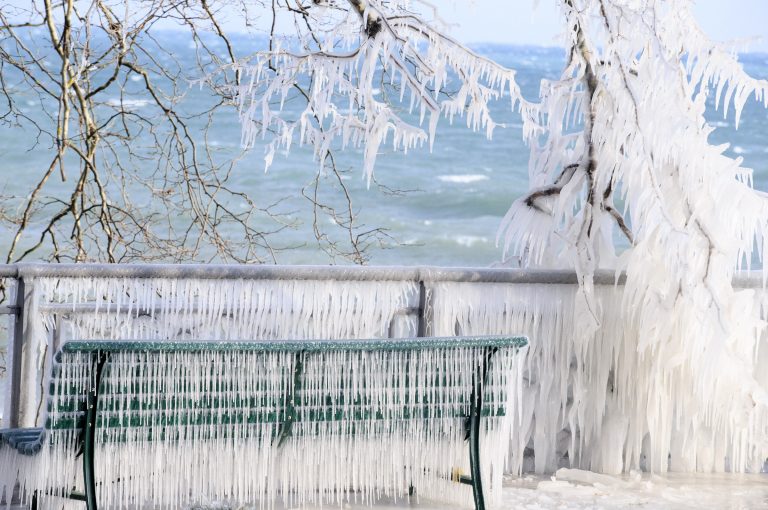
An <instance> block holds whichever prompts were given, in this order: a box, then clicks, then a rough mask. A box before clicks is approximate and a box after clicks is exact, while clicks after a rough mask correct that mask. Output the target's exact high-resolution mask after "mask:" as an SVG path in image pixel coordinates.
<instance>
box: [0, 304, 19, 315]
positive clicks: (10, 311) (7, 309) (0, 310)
mask: <svg viewBox="0 0 768 510" xmlns="http://www.w3.org/2000/svg"><path fill="white" fill-rule="evenodd" d="M18 313H19V307H18V306H16V305H0V315H18Z"/></svg>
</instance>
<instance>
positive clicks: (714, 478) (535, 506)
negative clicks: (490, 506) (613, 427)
mask: <svg viewBox="0 0 768 510" xmlns="http://www.w3.org/2000/svg"><path fill="white" fill-rule="evenodd" d="M504 485H505V488H504V491H503V492H504V496H503V498H504V499H503V503H502V505H501V506H500V507H499V510H588V509H609V510H612V509H619V508H620V509H626V508H632V509H642V510H646V509H647V510H657V509H658V510H759V509H768V474H762V475H731V474H717V475H705V474H696V475H691V474H674V473H672V474H666V475H663V476H658V475H650V474H648V473H643V474H640V473H633V474H631V475H625V476H622V477H614V476H607V475H599V474H596V473H591V472H588V471H580V470H575V469H561V470H559V471H558V472H557V474H556V475H555V476H525V477H523V478H513V477H509V478H508V479H506V480H505V483H504ZM331 507H333V508H338V507H335V506H334V505H326V506H325V507H323V508H325V509H327V508H331ZM342 508H344V509H345V510H346V509H373V510H395V509H402V508H418V509H420V510H440V509H444V508H446V504H445V503H440V502H434V501H425V500H422V501H421V502H420V503H418V504H416V503H414V502H409V501H408V500H405V501H402V500H400V501H397V502H392V501H386V500H385V501H380V502H379V503H378V504H377V505H375V506H374V507H370V506H367V505H352V504H345V505H344V506H343V507H342ZM452 508H460V507H452ZM313 510H314V509H313Z"/></svg>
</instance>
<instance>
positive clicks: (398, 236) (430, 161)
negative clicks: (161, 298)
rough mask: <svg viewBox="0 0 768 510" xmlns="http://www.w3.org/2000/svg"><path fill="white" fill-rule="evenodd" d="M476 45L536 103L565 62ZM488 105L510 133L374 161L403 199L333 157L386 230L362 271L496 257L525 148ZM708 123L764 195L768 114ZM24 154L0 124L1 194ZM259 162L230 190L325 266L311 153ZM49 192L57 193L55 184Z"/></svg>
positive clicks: (450, 138) (27, 161) (39, 160)
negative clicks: (266, 207)
mask: <svg viewBox="0 0 768 510" xmlns="http://www.w3.org/2000/svg"><path fill="white" fill-rule="evenodd" d="M167 37H168V39H167V40H166V41H163V42H164V44H168V45H173V44H175V45H176V46H177V47H178V48H177V49H176V54H177V58H180V59H182V60H183V59H185V58H186V59H189V58H192V52H191V50H190V48H189V47H188V45H187V44H186V43H182V42H178V41H176V40H175V39H174V37H173V36H172V34H171V35H167ZM473 47H474V49H475V50H476V51H477V52H479V53H481V54H483V55H485V56H488V57H490V58H492V59H494V60H496V61H498V62H499V63H501V64H503V65H505V66H507V67H511V68H514V69H517V70H518V75H517V79H518V83H519V84H520V85H521V87H522V90H523V93H524V95H525V96H526V97H528V98H529V99H535V98H536V97H537V96H538V89H539V82H540V80H541V79H542V78H556V77H557V76H558V74H559V72H560V69H561V66H562V64H563V59H564V55H563V51H562V50H561V49H557V48H538V47H520V46H504V45H483V44H478V45H474V46H473ZM741 60H742V62H743V63H744V66H745V67H746V69H747V71H748V72H750V73H751V74H752V75H753V76H755V77H761V78H768V54H746V55H742V57H741ZM205 94H206V92H205V91H200V90H199V88H197V87H191V88H190V90H189V92H188V97H187V101H203V100H205ZM27 106H28V108H29V109H30V110H34V109H35V108H39V105H38V104H37V103H36V100H35V98H34V97H31V96H30V98H29V99H28V104H27ZM52 106H54V105H52ZM52 106H51V107H52ZM136 108H137V109H139V110H140V109H141V108H142V105H141V104H137V105H136ZM493 108H494V116H495V118H496V120H497V121H498V122H503V123H505V124H506V125H507V127H505V128H499V129H497V131H496V132H495V134H494V137H493V140H492V141H488V140H486V138H485V135H484V134H483V133H473V132H471V131H470V130H468V129H467V128H466V126H465V124H464V122H463V120H462V119H459V120H457V121H456V122H455V123H454V125H450V124H449V123H448V122H447V121H441V124H440V126H439V128H438V135H437V140H436V143H435V146H434V150H433V151H432V152H431V153H430V152H429V151H428V150H427V149H420V150H415V151H411V152H409V154H408V155H407V156H403V155H402V154H396V153H392V152H391V151H388V150H387V149H385V150H384V153H383V154H382V155H381V156H380V157H379V159H378V162H377V165H376V170H375V177H376V181H377V183H378V184H380V185H382V186H385V187H387V188H391V189H397V190H406V192H404V193H397V194H391V193H386V192H382V189H381V188H380V187H378V186H376V185H372V186H371V187H370V188H368V187H367V186H366V181H365V179H364V177H363V174H362V169H361V156H360V154H359V153H356V152H354V151H352V152H348V153H346V154H344V155H343V156H342V157H341V158H340V160H339V165H340V167H341V168H343V169H344V170H346V171H347V173H346V175H345V184H346V185H347V186H348V188H349V191H350V193H351V196H352V201H353V204H354V206H355V209H356V210H357V211H358V214H359V218H360V221H361V222H362V223H363V224H365V225H366V226H369V227H383V228H386V229H387V233H388V234H389V235H390V236H391V239H390V240H389V242H388V246H387V247H386V248H383V249H380V248H373V249H372V251H371V252H370V255H371V258H370V263H371V264H403V265H420V264H428V265H445V266H487V265H489V264H493V263H494V262H496V261H499V260H500V259H501V257H502V254H501V249H500V248H497V247H496V243H495V237H496V232H497V228H498V226H499V223H500V220H501V218H502V216H503V215H504V213H505V212H506V211H507V209H508V207H509V205H510V204H511V203H512V201H513V200H514V199H515V198H516V197H518V196H519V195H521V194H522V193H523V192H524V191H525V190H526V187H527V161H528V149H527V147H526V146H525V144H524V143H523V142H522V130H521V127H522V126H521V123H520V120H519V118H518V117H517V114H516V113H514V112H512V111H510V109H509V102H508V101H501V102H499V103H498V104H495V105H494V106H493ZM710 120H711V121H712V123H713V124H714V125H715V126H716V127H717V131H716V132H715V133H714V134H713V136H712V141H713V142H715V143H722V142H726V141H729V142H731V144H732V145H731V147H730V149H729V150H728V153H729V154H730V155H733V156H742V157H743V158H744V160H745V163H744V164H745V166H748V167H751V168H753V169H754V171H755V186H756V187H757V188H760V189H762V190H768V111H766V110H765V109H763V108H762V106H761V105H760V104H758V103H755V102H749V103H748V104H747V106H746V108H745V111H744V114H743V115H742V123H741V125H740V127H739V130H738V131H736V130H734V128H733V119H732V118H728V119H723V118H722V115H721V114H720V113H714V114H713V115H712V117H711V119H710ZM216 122H217V124H216V127H215V129H214V130H213V131H212V132H211V135H210V138H209V142H210V144H211V145H212V146H214V147H216V148H217V150H220V151H224V153H227V151H230V152H231V153H235V152H236V151H237V149H238V147H239V141H240V127H239V123H238V119H237V117H236V114H235V113H234V112H233V113H232V115H220V116H219V117H217V121H216ZM31 149H32V138H31V135H30V132H29V131H28V130H24V129H20V128H18V127H8V126H4V127H0V154H2V160H1V166H0V188H1V189H2V190H3V192H4V193H5V194H19V195H24V194H26V193H28V191H29V189H30V186H31V185H32V183H33V182H34V180H35V179H36V178H37V176H38V175H39V174H40V173H41V172H42V171H43V170H44V168H45V166H46V165H47V163H48V162H49V161H50V157H51V156H50V153H49V152H47V150H43V149H40V148H38V149H35V150H31ZM263 155H264V152H263V147H256V148H255V149H254V150H253V151H252V152H251V153H250V154H249V155H248V156H247V157H246V158H244V159H243V160H242V161H241V162H240V164H239V165H238V166H237V167H236V168H235V170H234V172H233V176H232V187H234V188H237V189H242V190H243V191H246V192H248V193H250V194H251V196H252V197H253V198H254V199H256V201H257V202H258V203H261V204H266V203H271V202H273V201H275V200H278V199H281V198H283V199H284V201H283V202H281V204H280V206H279V208H278V209H279V211H280V212H282V213H285V214H286V215H287V218H289V219H290V220H291V221H292V222H294V223H297V224H298V227H296V228H292V229H286V230H283V231H282V232H280V234H278V235H277V236H276V237H274V238H273V242H274V243H275V245H276V246H282V247H293V249H290V250H286V251H284V252H281V253H280V254H278V256H277V262H279V263H284V264H326V263H329V262H331V260H330V259H329V258H328V256H327V255H326V254H325V253H323V252H322V250H320V249H318V247H317V245H316V244H315V243H314V242H313V241H312V239H313V236H312V230H311V217H312V216H311V204H310V202H309V201H308V200H306V199H305V198H302V197H301V188H302V186H305V185H307V184H308V183H310V182H311V181H312V180H313V178H314V176H315V173H316V171H317V166H316V163H315V162H313V161H312V156H311V153H310V152H309V151H308V150H306V149H300V148H297V149H295V150H293V151H292V152H291V154H290V155H288V156H287V157H284V156H282V155H278V156H276V157H275V161H274V164H273V166H272V167H271V168H270V170H269V171H268V172H267V173H264V163H263ZM53 186H54V188H53V189H54V190H55V186H56V184H55V183H54V184H53ZM8 205H9V204H6V206H8ZM233 206H234V207H244V206H245V204H233ZM322 224H323V225H325V226H326V227H328V229H329V231H330V232H334V231H335V230H337V229H335V228H334V226H333V225H332V224H331V222H330V220H328V219H323V220H322ZM332 235H333V234H332ZM8 237H9V236H8V233H7V232H6V233H4V235H2V236H0V252H2V253H3V254H4V253H5V251H6V250H7V243H8ZM335 262H336V263H342V262H344V261H343V260H340V259H337V260H336V261H335Z"/></svg>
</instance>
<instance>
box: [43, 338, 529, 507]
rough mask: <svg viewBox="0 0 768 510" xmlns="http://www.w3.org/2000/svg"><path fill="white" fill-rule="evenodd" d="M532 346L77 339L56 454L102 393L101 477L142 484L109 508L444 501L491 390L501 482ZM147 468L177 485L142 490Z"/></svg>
mask: <svg viewBox="0 0 768 510" xmlns="http://www.w3.org/2000/svg"><path fill="white" fill-rule="evenodd" d="M526 344H527V341H526V339H525V338H520V337H472V338H415V339H396V340H390V339H387V340H349V341H280V342H184V343H179V342H114V341H110V342H97V341H93V342H68V343H66V344H65V345H63V346H62V348H61V350H60V351H59V352H58V353H57V354H56V356H55V360H54V367H53V372H52V379H51V383H50V389H49V398H48V409H49V412H48V417H47V420H46V428H47V429H48V434H47V435H48V441H49V442H50V443H51V445H52V447H53V448H51V451H54V452H59V453H55V455H60V452H65V451H74V450H76V449H77V448H79V445H78V441H79V440H80V436H79V433H78V432H77V431H78V430H79V428H80V427H81V426H82V423H83V420H84V416H85V407H86V403H87V399H86V395H87V394H88V392H92V391H93V390H94V389H95V388H98V399H97V402H98V406H97V409H98V414H97V418H96V424H97V429H96V445H97V448H100V449H101V451H103V452H105V453H104V455H102V456H101V457H100V456H99V455H98V454H97V456H96V468H97V470H99V469H102V470H103V472H102V474H101V475H100V476H101V477H102V478H103V479H104V480H108V479H114V478H120V479H121V480H125V482H121V487H122V486H124V485H135V487H134V488H133V489H132V490H126V492H125V493H121V494H118V495H115V494H113V493H111V492H108V491H107V489H106V488H99V489H97V491H101V492H102V493H101V494H100V496H99V497H100V500H101V498H106V499H105V501H112V502H115V501H118V502H120V504H128V503H130V504H142V503H143V502H144V500H142V497H146V495H151V498H152V499H153V500H155V502H156V503H157V504H165V503H168V504H171V505H174V504H175V503H176V502H177V501H178V500H179V498H181V499H184V498H185V497H187V496H188V495H189V494H190V493H198V492H201V493H203V494H205V496H206V497H210V498H227V497H236V498H238V499H239V500H241V501H252V500H253V499H254V498H256V499H263V498H266V499H271V498H274V497H275V495H276V494H278V493H280V494H282V495H283V497H288V498H299V500H302V501H303V499H302V498H308V499H309V500H313V501H314V500H316V501H317V502H319V501H328V500H333V499H335V498H340V497H341V496H340V495H339V494H340V492H342V491H346V490H350V489H351V490H354V491H360V493H361V494H363V495H364V497H365V498H370V497H373V495H374V494H379V495H380V493H379V491H382V490H384V491H385V492H386V491H389V490H393V491H395V492H394V493H400V494H402V490H403V486H402V485H403V484H406V485H405V489H406V490H407V487H408V486H407V484H408V483H414V484H415V483H418V484H419V485H420V489H422V491H421V494H425V492H428V491H429V490H430V489H429V487H432V488H433V489H434V491H436V492H438V493H442V492H444V490H446V489H443V488H440V489H438V488H437V486H436V485H434V484H435V480H446V479H447V478H450V469H451V466H461V465H463V463H464V462H465V460H464V459H465V457H466V455H465V454H463V453H462V452H464V451H465V450H464V448H465V446H464V445H465V444H466V443H465V442H464V439H465V437H466V433H467V428H466V423H467V417H468V416H469V413H470V403H471V402H472V401H476V400H474V399H475V397H476V396H477V395H478V394H480V395H482V407H481V409H482V414H483V415H484V416H485V418H484V419H483V425H482V426H483V434H484V437H486V438H491V439H487V440H486V443H487V444H486V445H485V446H484V447H485V448H488V449H489V453H491V455H489V456H488V458H489V460H488V461H487V462H488V464H487V465H486V466H485V467H484V468H483V469H486V470H487V471H491V470H492V471H494V473H495V475H494V476H495V478H496V479H498V484H500V480H501V478H500V473H501V472H502V471H503V463H504V459H505V456H506V448H507V446H506V445H507V443H508V441H509V437H510V429H509V427H510V420H509V419H507V418H508V417H507V416H505V415H506V414H507V411H508V404H509V400H510V399H511V398H513V397H514V395H513V393H514V392H515V391H516V390H515V389H514V388H515V387H516V385H517V384H518V382H519V373H520V372H519V370H518V369H517V365H519V357H518V358H517V359H516V356H515V354H516V353H517V352H518V350H519V349H520V348H521V347H523V346H525V345H526ZM100 458H107V459H109V461H108V463H107V465H106V466H105V465H104V462H105V461H102V460H99V459H100ZM244 458H245V459H248V460H247V465H244V466H243V465H239V464H238V462H244V461H243V460H242V459H244ZM254 459H256V460H255V461H254ZM143 464H149V465H151V466H154V467H155V469H162V471H163V475H164V476H167V477H168V478H169V479H171V480H174V481H173V482H172V483H170V485H163V482H160V481H158V480H157V479H156V478H157V477H154V478H153V477H151V476H150V477H149V478H146V480H144V481H141V480H142V479H143V477H146V476H147V474H146V473H147V469H146V468H145V467H143ZM137 465H138V466H137ZM238 466H239V467H238ZM491 466H493V467H491ZM126 470H128V471H127V472H126ZM252 470H256V472H257V474H253V473H252V472H251V471H252ZM254 477H255V478H254ZM275 484H278V485H275ZM430 484H431V485H430ZM100 487H101V486H100ZM103 487H107V485H104V486H103ZM451 487H452V486H450V484H449V489H447V490H458V489H454V488H451ZM134 489H135V490H134ZM237 490H239V491H243V493H242V494H240V493H238V494H234V493H233V492H232V491H237ZM398 491H399V492H398ZM136 494H138V496H137V495H136ZM185 495H187V496H185ZM126 498H128V499H126ZM131 498H133V499H131ZM158 502H159V503H158ZM299 502H301V501H299Z"/></svg>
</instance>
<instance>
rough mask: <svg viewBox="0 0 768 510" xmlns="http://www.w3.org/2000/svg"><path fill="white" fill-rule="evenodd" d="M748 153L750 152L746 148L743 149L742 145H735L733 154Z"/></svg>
mask: <svg viewBox="0 0 768 510" xmlns="http://www.w3.org/2000/svg"><path fill="white" fill-rule="evenodd" d="M746 152H748V151H747V150H746V149H745V148H744V147H742V146H741V145H734V146H733V153H734V154H745V153H746Z"/></svg>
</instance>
